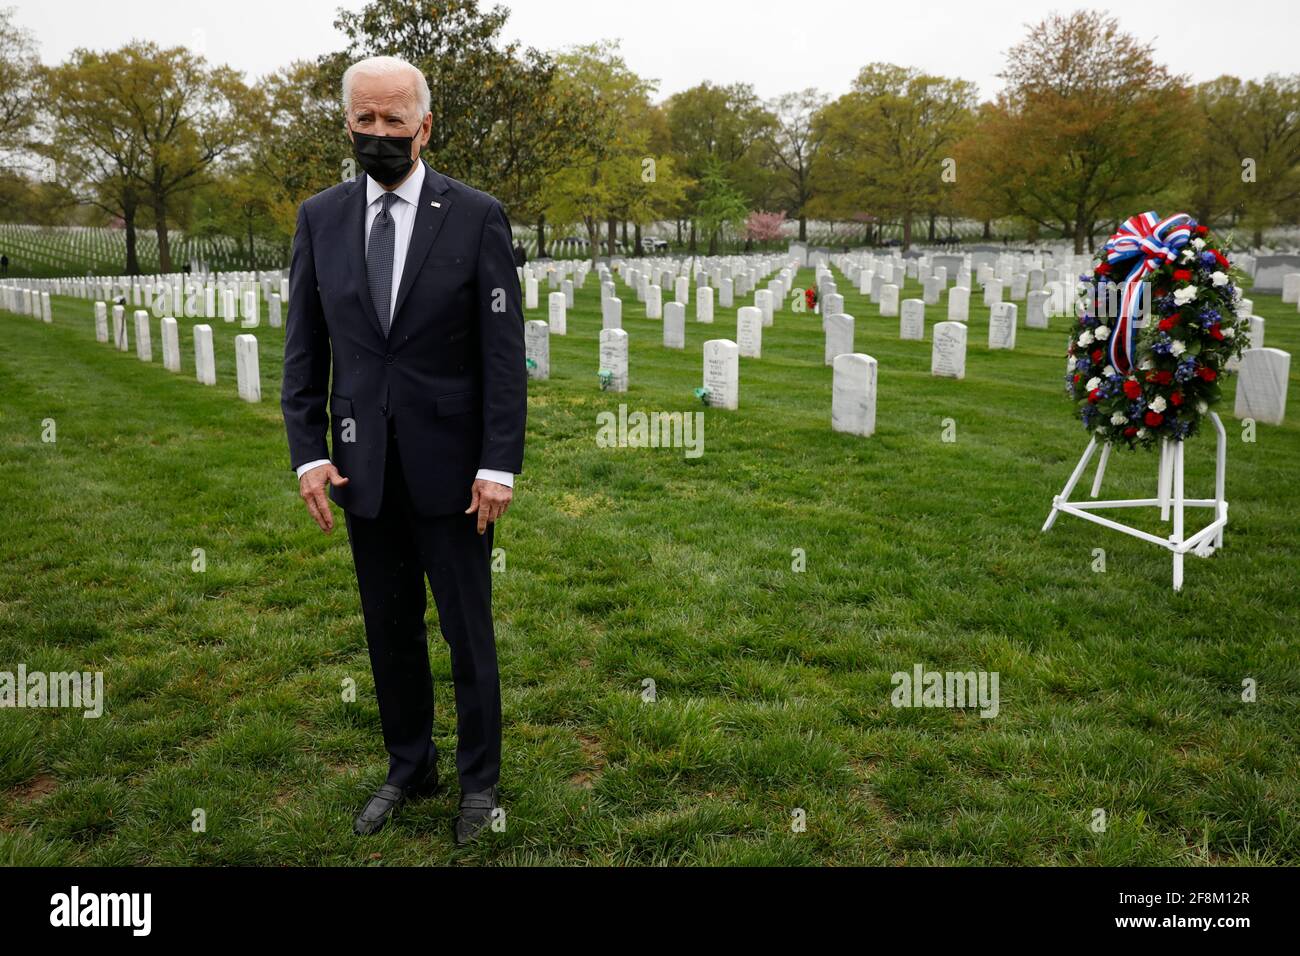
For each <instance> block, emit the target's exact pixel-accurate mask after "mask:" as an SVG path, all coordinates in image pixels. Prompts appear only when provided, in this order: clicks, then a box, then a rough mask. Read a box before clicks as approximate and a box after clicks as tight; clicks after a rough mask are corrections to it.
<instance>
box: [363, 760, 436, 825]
mask: <svg viewBox="0 0 1300 956" xmlns="http://www.w3.org/2000/svg"><path fill="white" fill-rule="evenodd" d="M437 792H438V765H437V764H432V765H430V767H429V770H428V771H427V772H426V773H425V775H424V776H423V777H422V778H421V779H420V780H419V782H417V783H415V784H413V785H412V786H409V787H405V788H403V787H398V786H394V785H393V784H391V783H386V784H384V785H383V786H382V787H380V788H379V789H378V790H376V791H375V793H374V795H373V796H372V797H371V798H370V799H369V800H368V801H366V805H365V806H364V807H362V809H361V812H360V813H359V814H357V818H356V820H354V821H353V822H352V832H353V833H355V834H357V836H370V835H371V834H372V833H378V832H379V831H380V830H382V829H383V828H384V824H385V823H387V822H388V819H389V817H393V816H396V815H397V811H399V810H400V809H401V808H402V806H403V805H404V804H405V803H406V801H407V800H418V799H420V798H422V797H430V796H433V794H435V793H437Z"/></svg>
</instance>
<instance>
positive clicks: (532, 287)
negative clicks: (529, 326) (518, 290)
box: [524, 276, 537, 309]
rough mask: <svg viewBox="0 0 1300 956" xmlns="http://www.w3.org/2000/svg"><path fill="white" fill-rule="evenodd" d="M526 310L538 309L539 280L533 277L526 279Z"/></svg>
mask: <svg viewBox="0 0 1300 956" xmlns="http://www.w3.org/2000/svg"><path fill="white" fill-rule="evenodd" d="M524 308H525V309H535V308H537V280H536V279H535V278H534V277H533V276H527V277H526V278H525V279H524Z"/></svg>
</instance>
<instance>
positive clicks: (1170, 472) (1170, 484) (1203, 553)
mask: <svg viewBox="0 0 1300 956" xmlns="http://www.w3.org/2000/svg"><path fill="white" fill-rule="evenodd" d="M1210 420H1211V421H1212V422H1213V423H1214V429H1215V431H1217V432H1218V433H1219V448H1218V455H1217V460H1216V467H1215V470H1214V497H1213V498H1186V497H1184V496H1183V445H1184V444H1185V443H1184V442H1181V441H1173V440H1171V439H1168V438H1165V439H1162V440H1161V442H1160V476H1159V480H1158V482H1157V486H1156V497H1154V498H1124V499H1113V500H1109V501H1096V500H1094V501H1071V500H1070V494H1071V493H1072V492H1073V491H1074V486H1075V485H1077V484H1078V483H1079V479H1080V478H1082V477H1083V472H1084V469H1086V468H1087V467H1088V461H1089V460H1090V459H1091V458H1092V454H1093V452H1095V451H1096V450H1097V439H1096V438H1095V437H1094V438H1093V439H1092V440H1091V441H1089V442H1088V447H1087V448H1085V449H1084V451H1083V457H1082V458H1080V459H1079V464H1078V465H1076V466H1075V468H1074V473H1073V474H1071V475H1070V480H1069V481H1067V482H1066V483H1065V488H1064V489H1063V490H1062V491H1061V493H1060V494H1059V495H1057V496H1056V497H1055V498H1053V499H1052V513H1051V514H1049V515H1048V516H1047V521H1046V523H1044V525H1043V531H1048V530H1050V529H1051V527H1052V524H1053V523H1054V522H1055V521H1056V515H1057V513H1058V512H1065V513H1066V514H1071V515H1075V516H1076V517H1079V518H1083V519H1084V520H1085V521H1091V522H1093V523H1095V524H1099V525H1101V526H1102V527H1105V528H1111V529H1113V530H1115V531H1122V532H1123V533H1124V534H1131V535H1132V536H1133V537H1135V538H1141V539H1142V540H1143V541H1150V542H1151V543H1152V544H1155V545H1159V546H1160V547H1162V548H1167V549H1168V550H1170V551H1172V552H1173V554H1174V590H1175V591H1181V590H1182V589H1183V555H1185V554H1187V552H1188V551H1192V552H1194V553H1195V554H1196V555H1197V556H1198V557H1202V558H1208V557H1209V556H1210V555H1211V554H1213V553H1214V549H1215V548H1222V547H1223V527H1224V525H1226V524H1227V523H1228V502H1227V501H1225V500H1224V498H1223V486H1224V478H1225V475H1226V472H1227V468H1228V436H1227V433H1226V432H1225V431H1224V430H1223V422H1221V421H1220V420H1219V416H1218V415H1216V414H1215V413H1214V412H1211V413H1210ZM1109 460H1110V442H1105V443H1103V444H1102V446H1101V458H1100V459H1099V460H1098V461H1097V474H1096V476H1095V477H1094V478H1093V479H1092V495H1091V497H1092V498H1094V499H1095V498H1096V497H1097V495H1099V494H1100V493H1101V479H1102V476H1103V475H1104V474H1105V473H1106V462H1107V461H1109ZM1153 506H1155V507H1159V508H1160V520H1161V521H1168V520H1169V519H1170V514H1171V512H1172V516H1173V522H1174V526H1173V533H1172V534H1170V535H1169V537H1168V538H1160V537H1157V536H1156V535H1154V534H1148V533H1147V532H1145V531H1139V530H1138V529H1137V528H1130V527H1129V526H1128V525H1126V524H1121V523H1120V522H1118V521H1112V520H1110V519H1109V518H1103V517H1102V516H1101V515H1097V514H1093V512H1094V511H1101V510H1104V509H1108V508H1149V507H1153ZM1184 508H1213V509H1214V520H1213V521H1211V522H1210V523H1209V524H1208V525H1206V526H1205V527H1204V528H1202V529H1201V530H1200V531H1198V532H1196V533H1195V534H1194V535H1192V536H1191V537H1190V538H1184V537H1183V509H1184Z"/></svg>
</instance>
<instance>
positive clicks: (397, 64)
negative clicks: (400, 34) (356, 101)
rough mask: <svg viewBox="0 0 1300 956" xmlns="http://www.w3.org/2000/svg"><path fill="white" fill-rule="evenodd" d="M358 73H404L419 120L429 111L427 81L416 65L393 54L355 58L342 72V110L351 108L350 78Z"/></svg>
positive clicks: (375, 74)
mask: <svg viewBox="0 0 1300 956" xmlns="http://www.w3.org/2000/svg"><path fill="white" fill-rule="evenodd" d="M358 74H364V75H366V76H399V75H402V74H405V75H406V76H408V77H410V80H411V92H412V93H414V94H415V103H416V105H417V106H419V108H420V115H419V116H418V117H417V119H419V120H423V119H424V114H426V113H428V112H429V99H430V97H429V83H428V81H427V80H425V78H424V74H423V73H421V72H420V71H419V70H418V69H417V68H416V67H414V66H412V65H411V64H410V63H407V62H406V61H405V60H402V59H399V58H398V57H395V56H370V57H366V58H365V59H364V60H357V62H356V63H353V64H352V65H351V66H350V67H348V68H347V70H345V71H344V73H343V110H344V112H349V111H351V109H352V78H353V77H355V76H357V75H358Z"/></svg>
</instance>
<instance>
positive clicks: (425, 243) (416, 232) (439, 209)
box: [363, 160, 451, 336]
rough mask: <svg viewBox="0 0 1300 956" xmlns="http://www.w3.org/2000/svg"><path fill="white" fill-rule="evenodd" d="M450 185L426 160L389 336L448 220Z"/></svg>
mask: <svg viewBox="0 0 1300 956" xmlns="http://www.w3.org/2000/svg"><path fill="white" fill-rule="evenodd" d="M420 162H422V163H423V162H424V160H420ZM448 188H449V185H448V183H447V180H446V178H445V177H443V176H442V175H441V174H440V173H436V172H434V171H433V168H432V167H431V166H429V164H428V163H425V164H424V185H423V186H421V188H420V202H419V204H418V205H417V206H416V207H415V225H414V227H412V229H411V244H410V246H409V247H408V248H407V250H406V264H405V265H404V266H402V284H401V286H400V287H399V288H398V290H397V302H396V303H394V305H393V321H392V323H391V324H390V325H389V329H388V334H389V335H390V336H391V335H392V334H393V329H392V326H394V325H396V324H397V320H398V317H399V316H400V315H401V312H402V304H403V303H404V302H405V301H406V297H407V295H408V294H410V291H411V286H413V285H415V277H416V275H417V274H418V273H419V271H420V268H421V267H422V266H423V265H424V260H425V259H426V258H427V257H428V255H429V250H430V249H431V248H432V247H433V241H434V240H435V239H437V238H438V233H439V232H440V231H441V230H442V224H443V223H444V222H446V221H447V211H448V210H449V209H450V208H451V200H450V199H448V198H447V195H446V194H447V190H448ZM363 193H364V191H363ZM371 311H372V312H373V311H374V310H373V309H372V310H371Z"/></svg>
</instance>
